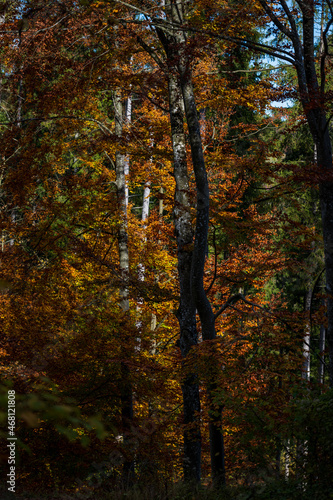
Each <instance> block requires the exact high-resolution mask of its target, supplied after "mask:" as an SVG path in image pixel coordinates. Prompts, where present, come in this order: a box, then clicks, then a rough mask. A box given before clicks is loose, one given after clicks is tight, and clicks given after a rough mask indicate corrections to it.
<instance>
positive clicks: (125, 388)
mask: <svg viewBox="0 0 333 500" xmlns="http://www.w3.org/2000/svg"><path fill="white" fill-rule="evenodd" d="M113 103H114V111H115V135H116V137H117V138H118V139H120V138H121V136H122V132H123V123H124V118H123V116H124V110H123V101H122V98H121V93H120V91H115V92H114V95H113ZM126 163H127V168H128V160H127V159H126V158H125V155H124V154H123V153H122V152H120V151H117V152H116V186H117V200H118V207H119V213H120V219H121V220H120V225H119V230H118V252H119V272H120V277H121V285H120V289H119V295H120V304H119V305H120V307H121V309H122V311H123V313H124V314H126V313H127V312H128V311H129V288H128V278H129V253H128V234H127V206H128V189H127V181H126ZM125 327H126V324H125ZM123 344H124V347H123V352H122V358H123V360H122V362H121V377H122V380H121V388H120V392H121V394H120V399H121V421H122V433H123V443H124V447H125V450H126V448H129V446H128V444H129V443H128V442H130V440H131V437H130V433H131V423H132V420H133V395H132V392H133V391H132V383H131V377H130V371H129V368H128V365H127V364H126V361H125V360H126V359H127V358H128V357H129V354H130V353H128V352H127V350H126V348H125V344H126V342H123ZM128 451H129V450H128ZM129 456H130V451H129ZM133 478H134V460H133V459H132V458H128V459H127V460H126V461H125V462H124V465H123V480H124V482H125V484H129V483H131V482H132V481H133Z"/></svg>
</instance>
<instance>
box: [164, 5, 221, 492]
mask: <svg viewBox="0 0 333 500" xmlns="http://www.w3.org/2000/svg"><path fill="white" fill-rule="evenodd" d="M184 11H185V5H184V4H183V3H182V2H171V0H167V1H166V2H165V13H166V17H167V19H168V20H169V21H172V23H175V22H178V23H179V22H181V23H182V22H183V21H184V17H183V16H184ZM156 31H157V33H158V36H159V38H160V41H161V43H162V44H163V47H164V49H165V52H166V55H167V62H168V68H169V88H170V81H172V79H173V82H174V86H176V84H178V85H180V88H181V92H182V98H183V103H184V107H185V115H186V121H187V125H188V130H189V138H190V145H191V156H192V163H193V168H194V174H195V181H196V193H197V200H196V201H197V206H196V227H195V238H194V246H193V252H192V255H191V257H190V256H189V255H187V256H186V257H185V255H182V254H181V252H180V251H179V252H178V259H179V269H181V268H182V265H183V264H185V265H186V280H187V281H186V288H187V293H188V292H189V291H190V296H187V293H186V294H185V293H184V292H185V290H184V289H183V290H182V285H184V282H183V283H181V297H182V298H181V307H180V310H179V311H178V319H179V322H180V324H181V322H183V324H185V323H187V324H188V325H189V327H190V328H188V329H187V330H185V331H184V334H186V336H188V337H189V339H186V340H185V336H184V335H182V336H181V349H182V353H183V356H185V355H186V354H187V349H188V347H189V346H190V344H191V341H192V342H193V341H194V338H195V339H196V325H195V310H197V311H198V313H199V317H200V322H201V327H202V337H203V340H204V341H206V340H213V339H215V338H216V332H215V318H214V314H213V310H212V308H211V304H210V302H209V300H208V298H207V296H206V293H205V290H204V286H203V277H204V266H205V260H206V255H207V249H208V225H209V186H208V179H207V172H206V166H205V161H204V156H203V148H202V141H201V134H200V124H199V119H198V113H197V107H196V103H195V98H194V90H193V84H192V74H191V68H190V57H189V55H188V54H187V52H186V40H185V36H184V33H183V32H182V31H181V30H177V29H173V31H172V34H171V33H170V30H169V29H168V30H163V29H161V28H159V27H157V29H156ZM178 78H179V83H178V81H177V80H178ZM171 98H172V96H171V95H170V102H171ZM179 101H180V102H181V99H180V98H179ZM170 108H171V106H170ZM171 114H172V113H171ZM171 119H172V120H173V118H171ZM175 139H176V134H175ZM173 145H174V151H176V155H177V143H176V142H174V141H173ZM175 162H176V156H175ZM176 206H177V199H176ZM176 219H177V217H176ZM179 220H181V218H179ZM176 233H177V227H176ZM187 234H189V233H187ZM177 237H178V238H179V234H178V236H177ZM191 237H192V236H191ZM189 241H190V240H189ZM177 243H178V248H179V249H180V248H181V247H180V245H181V244H182V242H181V238H179V240H178V241H177ZM191 248H192V240H191ZM189 257H190V258H189ZM189 266H190V269H189ZM179 276H180V274H179ZM188 279H189V282H188ZM187 315H188V316H187ZM193 319H194V321H193ZM194 333H195V337H194ZM191 338H192V340H191ZM211 374H212V376H211V377H210V381H209V382H208V388H207V389H208V398H209V407H210V410H209V417H210V423H209V437H210V451H211V468H212V477H213V483H214V484H215V485H216V486H217V485H219V484H224V483H225V464H224V442H223V434H222V426H221V414H222V406H221V405H218V407H216V405H215V404H214V402H213V400H214V395H215V392H216V389H217V387H216V378H215V377H216V374H217V370H216V369H214V368H213V370H212V371H211ZM193 382H194V381H191V383H189V384H187V387H188V388H190V387H191V384H192V383H193ZM191 390H194V384H193V387H192V389H191ZM183 396H184V408H185V400H186V399H188V397H189V396H190V397H193V396H192V394H191V391H190V392H189V394H185V393H184V390H183ZM189 407H190V406H189V404H188V408H189ZM193 410H194V409H193V408H192V409H191V412H190V414H189V416H188V417H189V418H193ZM216 414H217V415H218V417H216Z"/></svg>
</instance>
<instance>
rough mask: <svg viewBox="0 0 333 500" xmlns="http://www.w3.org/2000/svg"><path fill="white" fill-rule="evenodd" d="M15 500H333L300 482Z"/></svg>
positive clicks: (332, 492) (149, 487)
mask: <svg viewBox="0 0 333 500" xmlns="http://www.w3.org/2000/svg"><path fill="white" fill-rule="evenodd" d="M0 496H1V499H2V500H7V499H11V498H12V494H10V492H6V491H5V490H0ZM15 497H16V499H17V500H88V499H89V498H90V499H92V500H329V499H333V489H332V488H330V487H329V486H327V488H324V489H321V488H319V487H318V485H317V486H316V485H314V486H312V487H309V486H308V487H305V486H304V485H302V484H301V483H300V482H299V481H288V482H286V481H282V480H276V481H269V482H267V483H266V484H265V483H263V484H261V485H256V486H235V487H232V486H230V487H226V488H221V489H212V488H211V487H209V486H207V487H204V486H200V487H192V488H191V487H188V486H186V485H184V484H183V483H177V484H174V485H167V484H164V485H163V484H157V485H156V484H153V483H151V484H145V485H142V486H139V485H136V486H134V487H132V488H129V489H125V488H123V487H121V486H119V487H117V488H114V487H113V488H110V489H109V490H108V491H107V489H106V488H104V489H98V490H95V491H92V490H90V491H88V490H87V491H85V492H80V493H76V494H75V493H71V494H67V493H64V492H63V493H62V492H57V493H54V494H51V493H45V494H38V495H36V494H32V493H21V494H16V495H15Z"/></svg>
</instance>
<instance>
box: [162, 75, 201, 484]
mask: <svg viewBox="0 0 333 500" xmlns="http://www.w3.org/2000/svg"><path fill="white" fill-rule="evenodd" d="M168 86H169V105H170V122H171V137H172V147H173V155H174V176H175V180H176V191H175V208H174V224H175V235H176V240H177V256H178V278H179V286H180V303H179V308H178V311H177V319H178V321H179V327H180V341H179V342H180V350H181V354H182V358H183V368H184V369H185V370H186V357H187V356H188V355H189V353H190V351H191V348H192V347H193V346H195V345H196V344H197V342H198V333H197V328H196V318H195V306H194V303H193V300H192V296H191V266H192V253H193V250H192V247H193V228H192V220H191V213H190V208H191V203H190V196H189V181H188V172H187V159H186V143H185V133H184V112H183V104H182V98H181V91H180V85H179V81H178V78H177V75H176V74H175V72H174V68H170V69H169V75H168ZM182 393H183V408H184V424H185V431H184V466H183V467H184V479H185V481H195V482H198V481H200V476H201V433H200V420H199V418H200V395H199V384H198V377H197V375H196V374H195V373H189V374H186V375H185V376H184V379H183V382H182ZM188 427H191V430H188Z"/></svg>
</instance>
